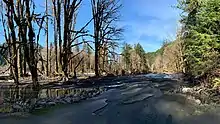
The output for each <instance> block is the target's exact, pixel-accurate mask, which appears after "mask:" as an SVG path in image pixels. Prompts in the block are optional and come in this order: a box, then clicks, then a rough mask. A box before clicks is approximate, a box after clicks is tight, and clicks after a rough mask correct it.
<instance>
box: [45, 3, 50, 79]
mask: <svg viewBox="0 0 220 124" xmlns="http://www.w3.org/2000/svg"><path fill="white" fill-rule="evenodd" d="M47 3H48V1H47V0H46V3H45V4H46V15H47V17H46V47H47V58H46V75H47V76H48V75H49V72H48V71H49V63H48V61H49V53H48V52H49V51H48V45H49V44H48V5H47Z"/></svg>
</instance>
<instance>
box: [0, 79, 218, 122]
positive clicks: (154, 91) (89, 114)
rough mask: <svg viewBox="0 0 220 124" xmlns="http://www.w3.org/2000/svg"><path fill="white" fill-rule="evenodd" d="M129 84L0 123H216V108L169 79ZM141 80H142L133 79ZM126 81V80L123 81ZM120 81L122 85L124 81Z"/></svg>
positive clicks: (112, 87)
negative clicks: (194, 98)
mask: <svg viewBox="0 0 220 124" xmlns="http://www.w3.org/2000/svg"><path fill="white" fill-rule="evenodd" d="M134 78H135V80H133V81H131V82H130V83H123V80H121V81H120V84H115V85H111V86H105V87H107V88H108V89H109V90H108V91H107V92H105V93H103V94H102V95H100V96H98V97H95V98H91V99H89V100H86V101H84V102H81V103H76V104H73V105H68V106H66V107H62V108H59V109H56V110H54V111H53V112H49V113H46V114H43V115H30V116H29V117H28V118H5V119H0V124H195V123H198V124H218V123H220V118H219V117H220V111H219V108H215V109H213V110H212V109H208V110H207V109H206V110H205V109H204V108H206V107H203V106H199V105H196V104H195V103H193V102H190V101H188V100H187V99H186V98H185V97H184V96H182V95H178V94H167V93H166V91H167V90H169V89H172V88H173V87H176V86H178V85H179V84H178V82H177V81H173V80H172V79H169V80H167V78H166V80H160V81H159V82H157V81H150V80H145V78H143V77H134ZM139 78H143V79H142V80H139V81H138V80H137V79H139ZM125 80H126V79H125ZM125 80H124V82H125Z"/></svg>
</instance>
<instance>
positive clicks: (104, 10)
mask: <svg viewBox="0 0 220 124" xmlns="http://www.w3.org/2000/svg"><path fill="white" fill-rule="evenodd" d="M91 4H92V14H93V18H94V41H95V74H96V76H99V75H100V74H99V73H100V72H99V68H100V67H99V64H100V62H99V59H100V51H101V49H102V48H104V47H105V42H110V41H117V40H119V39H118V38H117V36H119V34H121V31H122V29H118V28H116V26H115V25H114V23H115V21H118V19H119V13H118V12H119V9H120V7H121V4H120V2H119V1H118V0H91ZM105 50H106V49H104V53H105Z"/></svg>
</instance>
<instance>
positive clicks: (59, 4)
mask: <svg viewBox="0 0 220 124" xmlns="http://www.w3.org/2000/svg"><path fill="white" fill-rule="evenodd" d="M60 16H61V2H60V0H57V30H58V31H57V32H58V34H59V35H58V36H59V50H60V51H59V63H60V64H59V66H60V67H61V66H62V39H61V21H60Z"/></svg>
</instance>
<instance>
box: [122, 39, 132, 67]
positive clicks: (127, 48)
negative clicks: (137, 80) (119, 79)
mask: <svg viewBox="0 0 220 124" xmlns="http://www.w3.org/2000/svg"><path fill="white" fill-rule="evenodd" d="M132 49H133V48H132V46H131V45H130V44H127V43H124V46H123V48H122V56H123V60H124V62H125V65H126V67H125V68H126V70H127V71H129V70H130V71H132V67H131V50H132Z"/></svg>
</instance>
